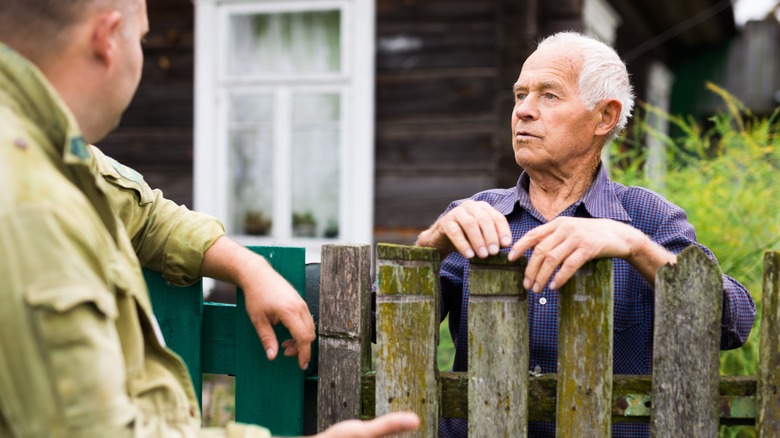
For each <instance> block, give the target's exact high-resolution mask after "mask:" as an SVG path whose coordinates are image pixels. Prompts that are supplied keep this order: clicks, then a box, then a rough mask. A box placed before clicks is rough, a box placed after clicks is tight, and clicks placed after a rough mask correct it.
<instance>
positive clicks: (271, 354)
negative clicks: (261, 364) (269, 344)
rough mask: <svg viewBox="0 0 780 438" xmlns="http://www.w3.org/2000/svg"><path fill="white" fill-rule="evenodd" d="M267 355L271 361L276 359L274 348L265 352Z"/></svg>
mask: <svg viewBox="0 0 780 438" xmlns="http://www.w3.org/2000/svg"><path fill="white" fill-rule="evenodd" d="M265 355H266V357H268V358H269V359H270V358H272V357H274V349H273V348H269V349H268V350H265Z"/></svg>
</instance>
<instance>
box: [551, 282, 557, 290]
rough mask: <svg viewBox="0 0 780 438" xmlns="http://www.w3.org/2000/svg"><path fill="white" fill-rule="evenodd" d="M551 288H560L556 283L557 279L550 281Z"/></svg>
mask: <svg viewBox="0 0 780 438" xmlns="http://www.w3.org/2000/svg"><path fill="white" fill-rule="evenodd" d="M550 289H551V290H557V289H558V285H557V284H555V280H553V281H551V282H550Z"/></svg>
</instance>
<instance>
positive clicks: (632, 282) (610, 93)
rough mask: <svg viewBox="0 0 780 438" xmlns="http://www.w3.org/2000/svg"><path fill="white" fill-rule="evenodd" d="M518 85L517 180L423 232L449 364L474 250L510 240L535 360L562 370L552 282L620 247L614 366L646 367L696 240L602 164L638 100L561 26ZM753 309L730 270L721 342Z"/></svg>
mask: <svg viewBox="0 0 780 438" xmlns="http://www.w3.org/2000/svg"><path fill="white" fill-rule="evenodd" d="M513 89H514V95H515V107H514V111H513V113H512V145H513V148H514V154H515V160H516V161H517V164H518V165H520V166H521V167H522V168H523V172H522V173H521V175H520V178H519V180H518V181H517V185H516V186H515V187H513V188H509V189H494V190H487V191H485V192H481V193H478V194H476V195H474V196H472V197H471V198H469V199H467V200H461V201H455V202H453V203H452V204H451V205H450V206H449V207H448V209H447V210H446V211H445V213H444V214H442V215H441V216H440V217H439V219H438V220H437V221H436V222H435V223H434V224H433V225H432V226H431V227H430V228H429V229H428V230H426V231H424V232H423V233H421V234H420V236H419V238H418V240H417V244H418V245H421V246H430V247H435V248H437V249H438V250H439V252H440V253H441V255H442V258H443V262H442V267H441V293H442V298H441V299H442V317H443V316H444V315H446V314H447V313H449V317H450V332H451V334H452V337H453V340H454V342H455V347H456V354H455V364H454V370H457V371H465V370H466V367H467V357H468V355H467V352H466V349H467V345H468V344H467V342H468V336H467V333H468V332H467V328H466V321H467V320H468V319H467V309H468V306H467V305H468V300H469V290H468V283H467V281H466V278H467V275H468V269H469V259H471V258H473V257H475V256H476V257H487V256H488V255H489V254H496V253H498V252H499V251H509V255H508V257H509V259H510V260H516V259H518V258H519V257H521V256H526V257H528V260H529V262H528V267H527V269H526V272H525V279H524V281H523V286H524V287H525V288H527V289H529V290H532V291H533V292H535V293H536V294H534V295H533V296H532V299H531V300H529V302H530V304H529V325H530V327H529V335H530V355H531V357H530V368H531V370H535V371H540V372H543V373H555V372H556V367H557V338H558V333H557V330H558V328H557V320H558V296H557V290H558V289H559V288H560V287H561V286H562V285H563V284H564V283H566V281H567V280H568V279H569V278H571V276H572V275H573V274H574V273H575V272H576V271H577V269H579V268H580V267H581V266H582V265H583V264H584V263H586V262H587V261H589V260H592V259H596V258H603V257H613V258H614V259H615V260H614V284H615V315H614V372H615V373H618V374H649V373H650V372H651V363H652V332H653V285H654V284H655V275H656V271H657V270H658V268H660V267H661V266H663V265H665V264H669V263H672V264H673V263H675V261H676V254H679V253H680V252H681V251H682V250H683V249H684V248H685V247H687V246H688V245H698V244H697V243H696V236H695V233H694V230H693V227H692V226H691V224H690V223H688V222H687V219H686V216H685V212H684V211H683V210H681V209H680V208H679V207H677V206H675V205H673V204H672V203H670V202H669V201H667V200H665V199H663V198H662V197H661V196H659V195H658V194H656V193H653V192H651V191H649V190H646V189H643V188H640V187H625V186H623V185H620V184H618V183H614V182H612V181H610V180H609V178H608V176H607V172H606V169H605V168H604V166H603V165H602V164H601V161H600V156H601V150H602V148H603V147H604V145H605V144H606V143H607V142H608V141H609V140H610V139H612V138H614V137H615V136H616V135H617V134H618V133H620V131H621V130H622V129H623V128H624V127H625V126H626V122H627V120H628V117H629V116H630V114H631V109H632V107H633V96H632V90H631V85H630V83H629V78H628V73H627V71H626V67H625V65H624V64H623V62H622V61H621V60H620V58H619V57H618V55H617V54H616V53H615V51H614V50H612V49H611V48H610V47H608V46H606V45H604V44H602V43H600V42H598V41H595V40H593V39H591V38H588V37H585V36H583V35H580V34H577V33H570V32H566V33H559V34H556V35H553V36H551V37H549V38H547V39H545V40H544V41H542V42H541V43H540V44H539V46H538V48H537V50H536V51H535V52H534V53H533V54H532V55H531V56H530V57H529V58H528V59H527V60H526V62H525V64H524V65H523V68H522V71H521V72H520V76H519V77H518V79H517V82H516V83H515V85H514V87H513ZM700 246H701V245H700ZM704 250H705V251H706V252H707V254H708V255H709V256H710V257H711V258H713V259H714V256H713V255H712V253H711V252H710V251H709V250H707V249H706V248H704ZM754 317H755V305H754V303H753V300H752V299H751V297H750V294H749V293H748V292H747V291H746V290H745V288H744V287H743V286H742V285H741V284H739V283H738V282H736V281H735V280H733V279H732V278H730V277H728V276H726V275H724V276H723V326H722V333H721V348H723V349H730V348H737V347H739V346H740V345H742V344H743V343H744V342H745V340H746V339H747V337H748V334H749V333H750V329H751V327H752V325H753V320H754ZM466 430H467V427H466V424H465V421H460V420H445V421H444V424H443V425H442V433H443V435H444V436H453V437H454V436H465V435H466V433H467V431H466ZM529 433H530V435H531V436H553V434H554V425H553V424H551V423H536V424H534V423H532V424H531V425H530V427H529ZM613 436H616V437H617V436H649V428H648V427H647V425H634V424H619V425H615V426H613Z"/></svg>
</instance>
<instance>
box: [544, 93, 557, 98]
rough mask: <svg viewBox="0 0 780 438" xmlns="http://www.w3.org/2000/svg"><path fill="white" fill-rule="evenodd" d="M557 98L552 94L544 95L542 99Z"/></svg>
mask: <svg viewBox="0 0 780 438" xmlns="http://www.w3.org/2000/svg"><path fill="white" fill-rule="evenodd" d="M557 97H558V96H556V95H554V94H552V93H544V98H545V99H555V98H557Z"/></svg>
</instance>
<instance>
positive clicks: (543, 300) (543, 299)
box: [539, 297, 547, 306]
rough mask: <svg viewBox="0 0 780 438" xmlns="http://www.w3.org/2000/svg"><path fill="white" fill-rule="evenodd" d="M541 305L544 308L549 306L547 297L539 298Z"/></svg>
mask: <svg viewBox="0 0 780 438" xmlns="http://www.w3.org/2000/svg"><path fill="white" fill-rule="evenodd" d="M539 304H541V305H542V306H544V305H545V304H547V298H545V297H541V298H539Z"/></svg>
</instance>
